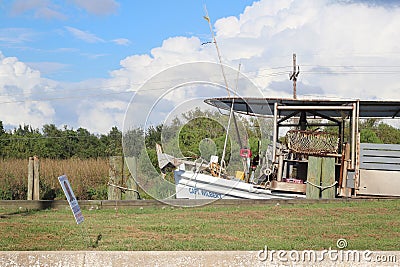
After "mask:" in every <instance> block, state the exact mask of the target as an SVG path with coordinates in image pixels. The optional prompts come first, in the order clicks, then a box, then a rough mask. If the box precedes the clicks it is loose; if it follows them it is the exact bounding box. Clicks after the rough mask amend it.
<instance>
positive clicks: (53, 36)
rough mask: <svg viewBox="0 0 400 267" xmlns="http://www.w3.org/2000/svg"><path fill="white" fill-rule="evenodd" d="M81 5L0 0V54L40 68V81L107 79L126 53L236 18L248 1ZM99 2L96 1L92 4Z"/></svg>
mask: <svg viewBox="0 0 400 267" xmlns="http://www.w3.org/2000/svg"><path fill="white" fill-rule="evenodd" d="M74 2H85V1H31V0H28V1H27V0H22V1H18V0H17V1H3V2H0V12H1V13H0V16H1V17H2V18H3V19H2V22H1V29H0V50H1V51H2V53H3V54H4V55H5V56H16V57H18V59H19V60H21V61H23V62H26V63H27V64H28V65H30V66H32V67H36V68H38V69H39V70H41V72H42V74H43V76H44V77H47V78H51V79H57V80H62V81H81V80H84V79H88V78H105V77H108V72H109V71H110V70H113V69H116V68H118V67H119V61H120V60H121V59H123V58H125V57H127V56H129V55H132V54H144V53H150V50H151V49H152V48H154V47H158V46H160V45H161V44H162V42H163V40H165V39H167V38H169V37H174V36H193V35H194V36H199V37H200V38H201V39H204V40H206V41H208V40H209V38H210V32H209V28H208V25H207V23H206V21H205V20H204V19H203V18H202V16H204V5H206V6H207V9H208V11H209V14H210V17H211V18H215V19H218V18H221V17H226V16H236V15H238V14H240V13H241V12H243V10H244V8H245V7H246V6H247V5H250V4H252V2H253V1H252V0H240V1H204V0H191V1H184V0H168V1H162V0H148V1H131V0H126V1H118V2H117V1H111V0H110V1H104V2H105V4H104V9H101V8H97V9H96V6H97V5H101V4H96V1H87V2H88V3H91V2H92V3H93V6H90V5H88V6H87V7H86V8H85V6H83V5H81V4H78V3H74ZM98 2H99V3H100V2H102V1H98Z"/></svg>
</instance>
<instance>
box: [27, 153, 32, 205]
mask: <svg viewBox="0 0 400 267" xmlns="http://www.w3.org/2000/svg"><path fill="white" fill-rule="evenodd" d="M32 199H33V157H29V161H28V195H27V200H32Z"/></svg>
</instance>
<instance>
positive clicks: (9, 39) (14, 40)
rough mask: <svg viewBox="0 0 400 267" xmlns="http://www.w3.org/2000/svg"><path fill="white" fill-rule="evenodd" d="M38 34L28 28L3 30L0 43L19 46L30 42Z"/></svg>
mask: <svg viewBox="0 0 400 267" xmlns="http://www.w3.org/2000/svg"><path fill="white" fill-rule="evenodd" d="M35 35H36V33H35V32H33V31H32V30H31V29H28V28H2V29H0V42H4V43H10V44H18V43H24V42H30V41H32V40H33V38H34V37H35Z"/></svg>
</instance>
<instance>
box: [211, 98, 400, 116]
mask: <svg viewBox="0 0 400 267" xmlns="http://www.w3.org/2000/svg"><path fill="white" fill-rule="evenodd" d="M205 102H206V103H207V104H210V105H212V106H215V107H217V108H220V109H225V110H229V109H230V107H231V105H232V102H233V104H234V106H233V108H234V110H235V111H236V112H240V113H244V114H249V115H264V116H272V115H273V110H274V104H275V103H277V104H278V106H285V107H300V108H299V110H300V109H302V110H306V111H311V112H314V111H316V110H317V111H318V113H319V114H322V115H324V116H329V117H334V118H339V117H343V115H348V114H350V113H351V110H344V109H343V110H341V108H340V107H351V106H352V105H353V103H357V102H358V103H359V108H360V114H359V116H360V118H396V117H399V116H400V101H381V100H327V99H288V98H287V99H285V98H251V97H244V98H232V97H223V98H210V99H206V100H205ZM295 111H296V110H295V109H294V110H293V109H291V110H283V109H280V110H279V114H278V115H279V116H289V115H291V114H293V113H294V112H295Z"/></svg>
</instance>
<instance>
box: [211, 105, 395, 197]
mask: <svg viewBox="0 0 400 267" xmlns="http://www.w3.org/2000/svg"><path fill="white" fill-rule="evenodd" d="M205 102H206V103H208V104H210V105H212V106H215V107H217V108H219V109H224V110H230V109H231V107H232V104H233V110H234V111H235V112H237V113H241V114H246V115H250V116H257V117H267V118H272V119H273V130H272V159H273V164H274V165H275V166H277V168H278V171H277V172H278V179H277V180H278V182H279V179H280V178H281V177H279V175H281V173H282V171H283V170H282V169H281V168H283V167H282V166H283V165H282V158H280V157H279V154H278V153H277V147H278V143H279V141H278V140H279V131H280V129H281V128H284V127H286V128H287V127H298V128H299V129H300V130H306V129H307V128H308V127H318V126H336V127H337V128H338V136H339V151H338V153H337V154H336V155H330V156H336V158H337V162H336V163H337V165H340V166H341V171H340V172H341V173H340V175H344V177H342V178H341V179H340V181H339V186H338V188H337V189H338V190H337V192H338V194H337V195H338V196H350V194H351V195H352V196H356V195H358V194H363V190H360V182H361V183H363V182H364V181H363V180H362V179H363V178H364V177H360V174H361V175H362V174H363V172H364V171H362V168H361V172H360V162H361V161H362V159H363V158H362V157H363V154H361V153H360V140H359V122H360V119H367V118H378V119H389V118H398V117H399V115H400V101H376V100H368V101H362V100H328V99H283V98H252V97H243V98H240V97H235V98H233V97H226V98H212V99H206V100H205ZM293 119H295V120H294V121H296V122H295V123H294V122H293ZM309 119H320V121H319V122H316V123H308V120H309ZM345 129H348V130H349V134H348V138H347V140H345ZM345 143H348V146H347V147H346V149H343V145H344V144H345ZM345 152H347V153H345ZM378 156H379V155H378ZM343 162H345V163H346V164H343ZM396 164H397V163H396ZM378 171H379V170H378ZM391 171H398V173H396V174H394V173H393V172H389V173H388V172H387V171H386V173H383V172H380V175H383V176H384V177H385V175H389V176H390V177H393V175H397V176H399V178H400V168H398V169H395V170H391ZM365 179H371V178H370V175H369V176H367V175H365ZM382 181H386V182H387V179H386V180H385V178H382ZM377 184H380V182H379V181H378V182H375V183H374V185H377ZM399 184H400V179H399ZM390 186H391V185H390V184H388V185H380V186H375V187H376V190H369V191H368V194H375V195H385V192H383V193H382V192H381V191H385V190H383V189H381V188H385V187H390ZM348 187H350V188H352V189H351V192H350V190H348ZM378 187H379V188H378ZM386 191H387V190H386ZM398 191H399V192H397V191H396V192H392V191H390V190H389V191H387V192H391V193H389V194H390V195H393V194H394V195H400V188H399V189H398Z"/></svg>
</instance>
